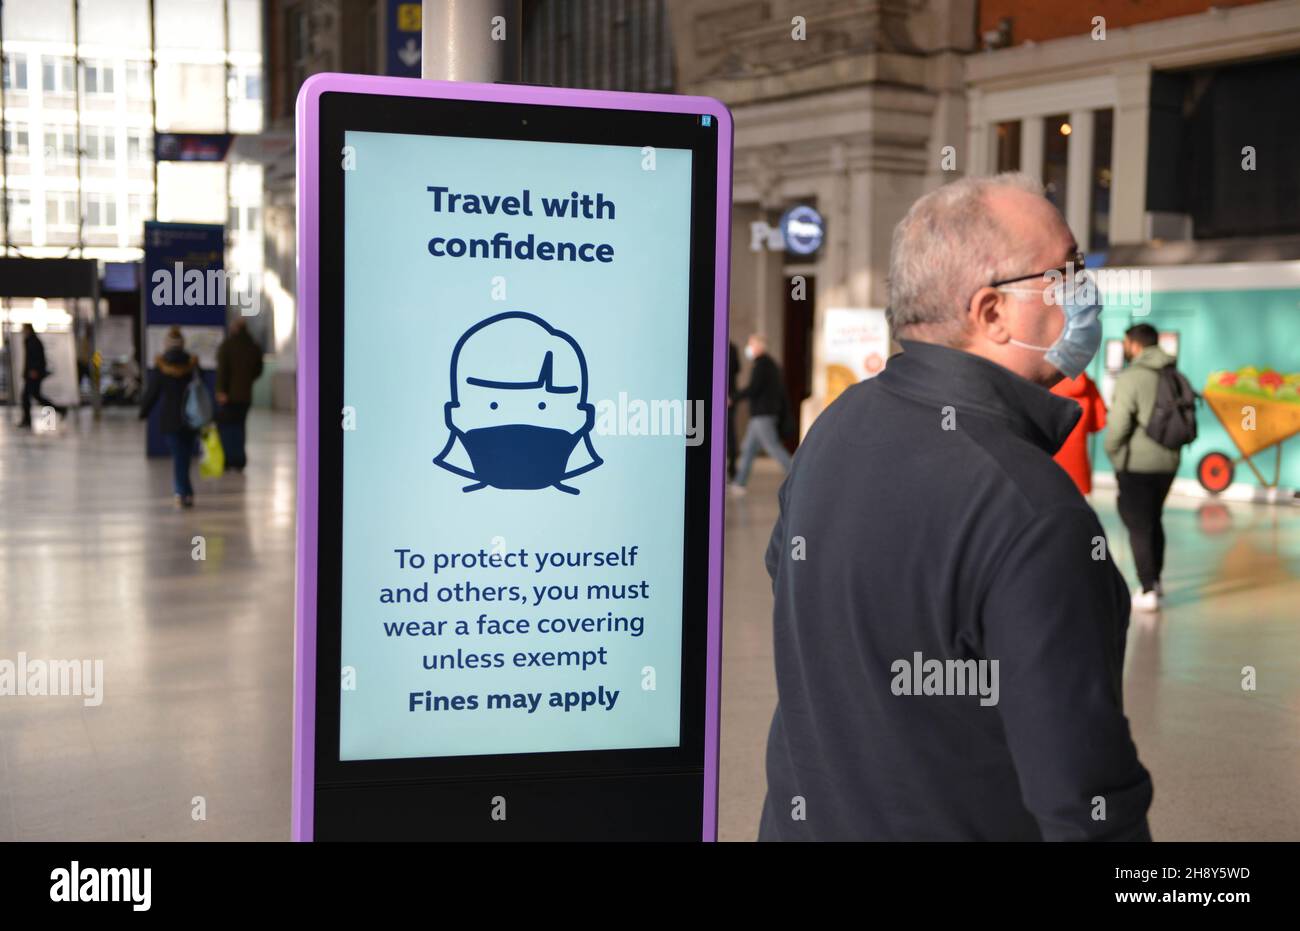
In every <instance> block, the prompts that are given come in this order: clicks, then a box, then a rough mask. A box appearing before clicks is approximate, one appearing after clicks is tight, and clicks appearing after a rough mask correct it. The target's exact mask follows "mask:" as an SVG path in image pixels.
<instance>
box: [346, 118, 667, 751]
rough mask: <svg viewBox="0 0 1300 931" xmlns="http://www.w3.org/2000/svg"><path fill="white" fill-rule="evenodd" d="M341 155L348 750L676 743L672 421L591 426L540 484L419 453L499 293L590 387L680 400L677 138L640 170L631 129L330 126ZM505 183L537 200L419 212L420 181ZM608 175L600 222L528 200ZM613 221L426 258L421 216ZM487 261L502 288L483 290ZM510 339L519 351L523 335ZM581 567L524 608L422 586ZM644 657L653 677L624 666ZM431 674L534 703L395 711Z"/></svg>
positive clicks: (476, 226)
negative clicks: (521, 212) (596, 253)
mask: <svg viewBox="0 0 1300 931" xmlns="http://www.w3.org/2000/svg"><path fill="white" fill-rule="evenodd" d="M346 144H347V145H348V146H349V147H351V154H352V156H353V159H354V162H353V165H352V167H351V168H350V170H348V171H346V173H345V177H346V181H345V230H344V243H345V246H344V256H345V259H344V261H345V268H344V277H345V281H346V285H345V294H344V300H345V328H346V334H345V335H346V341H345V353H344V385H343V395H344V404H345V405H347V407H348V408H350V409H351V410H352V412H354V414H355V421H354V424H353V426H354V429H350V430H345V432H344V443H343V450H344V483H343V488H344V494H343V579H342V593H343V605H342V609H343V613H342V661H343V666H344V667H345V669H347V668H348V667H351V669H352V670H354V674H355V688H352V689H348V688H344V690H343V691H342V692H341V702H340V705H341V726H340V757H341V758H342V759H344V760H358V759H383V758H396V757H424V756H457V755H470V754H489V753H521V752H547V751H566V750H595V749H617V748H635V747H669V746H676V745H678V743H679V740H680V735H679V723H680V695H681V682H680V672H681V640H682V637H681V632H682V616H681V609H682V582H681V580H682V542H683V498H684V475H685V473H684V469H685V452H686V447H685V442H684V439H683V438H682V437H681V436H627V435H599V434H595V433H593V435H592V442H593V445H594V447H595V451H596V453H597V454H598V455H599V456H600V457H601V459H603V460H604V463H603V465H601V466H600V467H598V468H596V469H595V470H593V471H591V472H589V473H587V474H585V475H580V476H577V477H576V478H574V479H572V480H571V481H570V482H568V484H570V485H572V487H575V488H577V489H579V491H580V494H578V495H568V494H565V493H563V492H561V491H558V490H556V489H554V488H545V489H541V490H535V491H534V490H502V489H498V488H491V487H489V488H485V489H483V490H480V491H475V492H470V493H466V492H464V491H462V489H463V488H464V487H465V486H466V485H469V484H471V482H469V481H467V480H466V479H464V478H461V477H460V476H457V475H454V474H452V473H450V472H448V471H445V470H443V469H441V468H439V467H437V466H436V465H434V463H433V459H434V457H435V456H437V455H438V453H439V452H440V451H441V450H442V448H443V446H444V444H445V443H446V441H447V438H448V428H447V426H446V423H445V420H444V410H443V406H444V404H445V403H446V402H447V401H448V398H449V395H450V374H449V365H450V361H451V354H452V349H453V347H454V345H455V343H456V341H457V340H458V338H459V337H460V336H461V334H462V333H464V332H465V331H466V330H467V329H468V328H469V327H470V326H471V325H473V324H475V323H477V322H479V321H481V320H484V319H485V318H488V317H491V316H493V315H496V314H499V313H502V312H504V311H511V310H519V311H527V312H529V313H532V314H535V315H537V316H539V317H541V318H543V319H545V320H546V321H547V322H548V323H549V324H550V325H551V326H552V327H555V328H556V329H559V330H562V331H564V332H566V333H568V334H569V335H570V336H572V337H573V338H574V339H575V340H576V341H577V342H578V343H579V344H580V346H581V347H582V349H583V351H584V353H585V357H586V361H587V367H588V374H589V386H588V400H589V401H590V402H591V403H593V404H595V403H596V402H597V401H598V400H600V399H604V398H608V399H617V398H618V396H619V393H620V392H625V393H626V394H627V396H628V397H629V398H632V399H638V398H639V399H645V400H652V399H661V400H669V399H677V400H685V399H686V387H687V386H686V363H687V358H686V347H687V321H688V284H689V281H688V279H689V252H690V179H691V153H690V152H689V151H687V150H674V149H658V150H657V151H656V152H655V153H654V170H653V171H648V170H645V161H644V158H645V156H644V154H643V152H642V150H641V149H640V148H639V147H627V146H600V145H570V144H558V143H543V142H518V141H506V140H484V139H467V138H449V137H429V136H411V135H397V134H387V133H370V132H360V133H359V132H349V133H347V134H346ZM430 185H441V186H446V187H449V188H451V189H452V190H453V191H457V192H473V193H482V194H491V195H498V194H500V195H516V196H517V195H519V194H520V192H521V190H522V189H523V188H525V187H526V188H529V189H530V191H531V192H532V195H533V207H534V211H535V214H536V215H534V216H532V217H524V216H517V217H511V216H505V215H501V214H498V215H496V216H486V215H485V216H473V215H468V214H462V213H455V214H449V213H446V212H445V211H444V212H441V213H439V212H435V211H434V210H433V195H432V194H430V193H428V192H427V190H426V188H427V187H428V186H430ZM575 190H576V191H578V192H579V193H590V194H592V196H593V197H594V195H595V193H596V192H600V193H602V194H604V196H605V198H606V199H608V200H611V201H613V202H614V204H615V210H616V217H615V219H613V220H608V219H604V220H594V219H593V220H587V219H555V218H547V217H545V216H543V215H542V210H541V207H540V203H539V202H538V198H539V197H540V196H542V195H545V196H548V197H549V196H560V195H568V194H569V193H570V192H571V191H575ZM498 231H505V232H507V233H509V234H510V235H511V237H512V238H513V239H515V240H518V239H520V238H522V237H523V236H524V235H526V234H527V233H529V232H532V233H534V234H535V236H536V238H538V239H550V240H565V241H575V242H596V243H609V244H611V245H612V246H613V248H614V260H613V262H612V263H610V264H602V263H598V262H593V263H582V262H573V263H570V262H563V263H561V262H540V261H535V260H534V261H520V260H492V259H483V258H469V257H463V258H435V257H434V256H432V255H430V253H429V251H428V248H427V245H428V241H429V239H430V238H431V237H433V236H459V237H463V238H466V239H468V238H471V237H480V238H491V237H492V235H493V234H494V233H496V232H498ZM497 276H501V277H503V278H504V287H505V295H506V299H505V300H495V299H494V293H493V289H494V285H496V286H497V287H498V294H497V295H496V296H498V297H499V296H500V293H499V287H500V286H501V284H502V282H494V278H495V277H497ZM518 351H519V353H520V356H521V357H523V356H525V355H527V353H528V352H529V348H528V347H525V346H521V347H519V350H518ZM494 545H496V546H497V547H498V548H499V549H501V548H504V549H505V550H508V551H515V550H518V549H519V548H521V547H522V548H524V549H526V550H529V551H533V550H537V549H546V550H564V551H579V550H595V549H599V550H614V549H618V548H619V547H620V546H625V545H627V546H631V545H636V546H638V547H639V548H640V549H639V555H638V561H637V566H636V567H635V568H631V569H628V568H618V569H598V570H585V571H584V570H568V569H566V570H563V571H557V570H547V571H546V573H545V574H544V575H542V576H537V575H532V573H531V570H525V571H522V572H512V571H510V570H492V569H488V570H469V571H445V572H440V573H439V574H438V575H436V576H435V575H434V574H433V572H432V570H431V566H426V567H425V569H424V570H422V571H414V570H405V571H403V570H400V569H399V568H398V563H397V557H396V555H395V554H394V552H393V551H394V550H395V549H397V548H408V549H411V550H413V551H416V552H418V553H421V554H424V555H425V556H427V557H431V556H432V554H433V553H435V552H438V551H443V552H448V551H478V550H479V549H487V550H489V551H490V550H492V548H493V546H494ZM539 580H544V581H545V582H546V583H547V584H565V583H568V584H578V585H580V586H581V587H582V588H583V590H584V594H583V597H582V598H580V599H579V601H578V602H577V603H566V604H552V605H549V606H543V607H542V608H534V607H532V606H531V604H530V605H519V604H511V603H500V604H497V603H479V602H462V603H447V604H440V603H438V602H437V601H436V600H435V599H434V597H433V593H434V590H435V589H436V588H437V587H438V586H441V585H450V584H452V583H454V582H458V581H459V582H472V583H474V584H478V585H499V584H510V583H518V584H520V585H524V586H528V585H531V584H532V583H533V582H535V581H539ZM642 580H645V581H646V582H647V583H648V586H649V592H650V598H649V599H648V600H645V601H636V602H618V601H601V602H589V601H587V600H586V598H585V586H586V584H587V583H589V582H597V583H614V584H619V583H635V582H640V581H642ZM422 582H428V584H429V589H430V601H429V603H427V604H396V605H383V604H381V603H380V590H381V589H382V588H385V587H388V588H392V587H397V586H404V587H416V586H418V585H420V583H422ZM607 608H613V609H615V613H616V614H622V615H639V616H643V617H644V618H645V632H644V634H643V635H642V636H640V637H637V638H634V637H631V636H629V635H627V634H622V633H618V634H599V633H576V634H565V635H562V636H561V635H557V634H545V635H543V634H537V633H531V634H528V635H524V636H519V635H514V636H500V637H479V636H477V635H471V636H455V635H453V634H452V624H451V623H449V624H448V625H447V632H446V633H445V634H443V635H442V636H435V637H425V636H419V637H400V638H399V637H389V636H385V634H384V628H383V622H385V621H389V622H397V621H411V620H437V619H441V620H447V621H449V622H453V621H455V620H457V619H476V618H477V617H478V616H479V614H480V613H484V612H486V613H488V614H489V616H493V617H498V618H500V617H505V618H520V617H525V618H530V619H536V618H538V617H541V616H555V615H560V616H591V615H596V614H600V613H604V611H605V609H607ZM600 646H605V647H607V648H608V657H609V664H608V665H607V666H598V667H595V668H592V669H589V670H587V671H586V672H583V671H581V670H579V669H571V668H560V669H555V668H550V669H548V668H538V667H532V668H526V669H516V668H514V667H513V666H509V665H508V666H507V667H506V668H505V669H493V670H436V671H428V670H426V669H424V668H423V666H422V658H423V657H424V656H425V655H426V654H445V653H454V652H455V651H456V649H457V648H459V649H461V650H463V651H465V652H478V653H482V652H502V653H504V654H505V655H506V660H507V663H509V662H510V658H511V656H512V655H513V654H514V653H516V652H520V651H523V652H528V651H539V650H575V649H595V648H598V647H600ZM646 667H651V668H652V669H653V676H654V679H655V686H656V687H655V688H654V689H653V690H647V689H644V688H643V687H642V684H643V679H644V674H643V670H644V669H645V668H646ZM598 686H603V687H604V688H605V689H606V690H607V691H609V690H618V692H619V693H620V694H619V697H618V699H617V701H616V703H615V705H614V708H613V709H612V710H608V711H606V710H597V709H592V710H588V711H585V712H579V711H577V710H574V711H570V712H567V713H565V712H564V711H561V710H559V709H552V708H550V707H548V706H547V704H546V702H547V701H548V700H549V696H550V694H551V693H552V692H561V693H563V692H567V691H585V690H591V691H596V690H597V688H598ZM426 689H427V690H429V691H431V692H432V693H433V694H434V695H447V696H452V695H462V696H463V695H471V694H474V695H479V696H486V695H487V694H488V693H504V692H508V693H523V692H540V693H542V695H543V698H542V704H541V706H540V707H539V708H538V709H537V711H536V712H535V713H532V714H529V713H527V712H524V711H519V710H487V709H486V708H485V707H484V706H483V704H482V703H480V707H479V709H478V710H475V711H469V710H463V711H431V712H430V711H423V710H421V711H416V712H411V711H409V710H408V696H409V694H410V693H411V692H412V691H419V692H423V691H424V690H426Z"/></svg>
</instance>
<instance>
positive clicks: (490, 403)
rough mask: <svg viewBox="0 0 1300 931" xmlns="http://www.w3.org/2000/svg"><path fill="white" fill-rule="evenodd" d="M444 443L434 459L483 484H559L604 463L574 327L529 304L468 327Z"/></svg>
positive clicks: (455, 361)
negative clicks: (557, 323) (564, 327)
mask: <svg viewBox="0 0 1300 931" xmlns="http://www.w3.org/2000/svg"><path fill="white" fill-rule="evenodd" d="M445 411H446V422H447V426H448V428H449V429H450V435H449V436H448V438H447V442H446V445H445V446H444V447H443V450H442V452H440V453H439V454H438V456H437V457H436V458H435V459H434V460H433V461H434V463H435V464H436V465H438V466H441V467H442V468H444V469H446V470H447V471H449V472H452V473H454V474H456V475H461V476H464V477H465V478H468V479H472V480H473V481H474V484H471V485H467V486H466V487H465V488H464V490H465V491H478V490H480V489H482V488H487V487H492V488H502V489H512V490H536V489H541V488H556V489H559V490H560V491H563V492H567V493H569V494H578V489H577V488H573V487H570V486H569V485H566V484H564V482H565V481H566V480H568V479H572V478H574V477H575V476H578V475H581V474H583V473H585V472H589V471H591V470H592V469H594V468H596V467H597V466H599V465H600V464H601V459H600V457H599V456H597V455H596V451H595V449H594V448H593V446H592V443H591V428H592V426H593V424H594V422H595V409H594V407H593V406H592V405H590V404H588V403H587V363H586V359H585V358H584V357H583V354H582V349H581V348H580V347H579V346H578V344H577V342H576V341H574V339H573V338H572V337H571V336H569V335H568V334H567V333H564V332H561V331H560V330H556V329H554V328H553V327H551V326H550V325H549V324H548V323H547V322H546V321H544V320H542V319H541V318H540V317H536V316H534V315H532V314H528V313H523V312H522V311H511V312H508V313H504V314H498V315H496V316H494V317H489V318H488V319H486V320H483V321H481V322H479V323H477V324H475V325H474V326H472V327H470V328H469V329H468V330H467V331H466V332H465V334H464V335H463V336H462V337H461V338H460V340H459V341H458V342H457V343H456V348H455V349H454V350H453V351H452V355H451V400H450V401H449V402H447V405H446V408H445Z"/></svg>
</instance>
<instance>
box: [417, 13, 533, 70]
mask: <svg viewBox="0 0 1300 931" xmlns="http://www.w3.org/2000/svg"><path fill="white" fill-rule="evenodd" d="M523 6H524V4H523V0H424V3H423V13H422V18H421V36H420V39H421V46H422V53H423V54H422V56H421V64H420V76H421V77H422V78H424V79H426V80H433V81H474V82H478V83H482V84H508V83H511V82H518V81H519V80H520V76H521V75H522V73H523V68H522V63H521V62H522V57H521V52H522V49H523V35H522V31H523V22H524V16H523ZM498 17H499V18H498Z"/></svg>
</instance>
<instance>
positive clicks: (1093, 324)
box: [999, 272, 1101, 378]
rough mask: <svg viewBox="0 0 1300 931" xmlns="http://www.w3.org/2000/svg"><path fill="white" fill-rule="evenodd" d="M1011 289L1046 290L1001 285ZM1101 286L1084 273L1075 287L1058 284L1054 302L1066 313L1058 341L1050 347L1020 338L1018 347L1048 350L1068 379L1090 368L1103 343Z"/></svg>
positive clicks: (1015, 341)
mask: <svg viewBox="0 0 1300 931" xmlns="http://www.w3.org/2000/svg"><path fill="white" fill-rule="evenodd" d="M999 290H1002V291H1010V292H1020V291H1025V292H1032V293H1034V294H1039V295H1041V294H1042V293H1043V292H1041V291H1039V290H1037V289H1034V288H1007V287H1004V288H1000V289H999ZM1097 293H1098V292H1097V285H1096V282H1094V281H1093V278H1092V276H1091V275H1089V274H1088V273H1087V272H1080V273H1079V276H1078V278H1077V279H1076V281H1075V283H1074V285H1073V286H1072V287H1069V288H1067V287H1065V285H1064V284H1057V285H1056V286H1055V288H1054V289H1053V291H1052V298H1053V303H1055V304H1056V305H1057V306H1058V307H1060V308H1061V312H1062V313H1064V314H1065V327H1064V328H1063V329H1062V330H1061V335H1060V336H1058V337H1057V338H1056V342H1054V343H1052V345H1050V346H1035V345H1033V344H1032V343H1023V342H1021V341H1020V340H1018V339H1013V340H1011V343H1012V344H1013V345H1015V346H1020V347H1021V348H1023V349H1033V350H1036V351H1037V352H1041V353H1044V356H1043V358H1045V359H1046V360H1047V361H1048V362H1049V363H1051V364H1052V365H1054V366H1056V368H1057V369H1058V370H1059V371H1060V372H1061V374H1062V375H1064V376H1065V377H1066V378H1078V377H1079V376H1080V375H1082V374H1083V372H1084V370H1085V369H1087V368H1088V363H1089V362H1091V361H1092V357H1093V356H1095V355H1096V354H1097V350H1098V348H1100V346H1101V304H1100V303H1099V302H1098V301H1097Z"/></svg>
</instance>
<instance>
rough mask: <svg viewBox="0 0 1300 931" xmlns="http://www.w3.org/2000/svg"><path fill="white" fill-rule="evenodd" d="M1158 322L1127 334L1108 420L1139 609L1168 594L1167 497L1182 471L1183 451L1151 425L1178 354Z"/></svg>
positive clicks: (1149, 608) (1152, 606) (1157, 606)
mask: <svg viewBox="0 0 1300 931" xmlns="http://www.w3.org/2000/svg"><path fill="white" fill-rule="evenodd" d="M1158 339H1159V334H1158V333H1157V332H1156V329H1155V327H1153V326H1151V325H1150V324H1146V323H1139V324H1137V325H1136V326H1133V327H1130V328H1129V329H1128V330H1127V331H1126V332H1125V334H1124V358H1125V359H1126V360H1128V363H1129V364H1128V367H1127V368H1125V369H1124V371H1122V372H1120V373H1119V375H1118V376H1116V378H1115V396H1114V399H1113V400H1112V401H1111V406H1110V420H1109V422H1108V423H1107V426H1106V442H1105V446H1106V455H1107V456H1108V457H1109V458H1110V462H1111V465H1112V466H1114V468H1115V480H1116V481H1117V482H1118V484H1119V500H1118V501H1117V504H1118V507H1119V516H1120V519H1121V520H1123V521H1124V526H1125V527H1126V528H1128V535H1129V542H1130V544H1131V545H1132V548H1133V562H1134V563H1135V564H1136V566H1137V574H1138V582H1139V583H1141V589H1140V590H1135V591H1134V592H1133V609H1134V610H1135V611H1157V610H1159V609H1160V604H1161V601H1162V599H1163V598H1164V588H1163V586H1162V585H1161V583H1160V576H1161V573H1162V572H1163V570H1164V564H1165V530H1164V526H1163V524H1162V515H1163V513H1164V507H1165V497H1166V496H1167V495H1168V494H1169V488H1170V486H1171V485H1173V483H1174V474H1175V473H1176V472H1177V471H1178V459H1179V452H1178V450H1176V449H1168V448H1166V447H1164V446H1161V445H1160V444H1159V443H1157V442H1156V441H1155V440H1153V439H1151V437H1149V436H1147V432H1146V425H1147V422H1148V421H1149V420H1150V419H1151V411H1152V409H1153V408H1154V407H1155V404H1156V386H1157V384H1158V382H1159V376H1160V370H1161V369H1162V368H1164V367H1165V366H1166V365H1172V364H1173V361H1174V359H1173V356H1171V355H1169V353H1167V352H1165V351H1164V350H1163V349H1161V348H1160V347H1159V346H1158V345H1157V342H1158Z"/></svg>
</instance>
